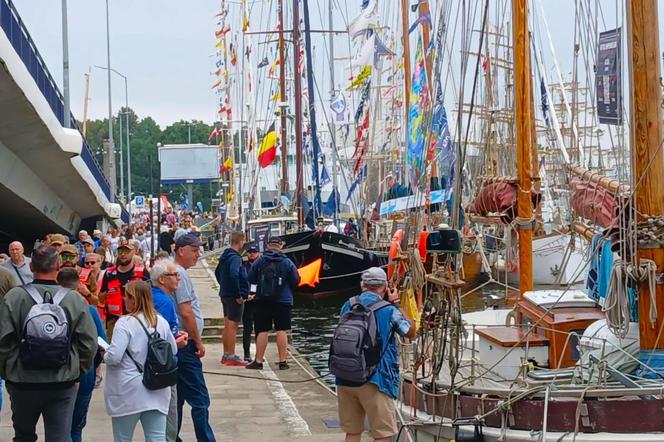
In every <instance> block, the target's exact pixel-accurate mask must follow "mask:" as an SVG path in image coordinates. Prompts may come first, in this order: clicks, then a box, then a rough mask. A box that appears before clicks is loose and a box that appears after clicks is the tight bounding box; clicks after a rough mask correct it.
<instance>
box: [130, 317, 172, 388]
mask: <svg viewBox="0 0 664 442" xmlns="http://www.w3.org/2000/svg"><path fill="white" fill-rule="evenodd" d="M136 320H137V321H138V323H139V324H141V327H143V330H144V331H145V334H146V335H147V336H148V355H147V357H146V358H145V363H144V364H143V367H141V366H140V365H139V364H138V362H136V360H135V359H134V358H133V357H132V356H131V353H129V350H128V349H127V354H128V355H129V359H131V360H132V361H134V364H135V365H136V368H137V369H138V372H139V373H142V374H143V385H145V388H147V389H148V390H160V389H162V388H166V387H172V386H173V385H175V384H177V383H178V363H177V360H176V359H175V355H173V349H172V347H171V344H169V343H168V341H166V340H165V339H162V338H161V336H160V335H159V333H158V332H157V328H156V326H155V330H154V332H152V333H150V332H149V331H148V329H147V328H145V325H143V323H142V322H141V320H140V319H138V318H136Z"/></svg>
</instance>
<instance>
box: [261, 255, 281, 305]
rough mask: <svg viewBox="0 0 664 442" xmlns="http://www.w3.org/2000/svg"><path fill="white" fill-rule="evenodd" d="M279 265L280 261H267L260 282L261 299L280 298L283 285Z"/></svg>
mask: <svg viewBox="0 0 664 442" xmlns="http://www.w3.org/2000/svg"><path fill="white" fill-rule="evenodd" d="M279 264H280V261H267V264H265V265H264V266H263V268H262V269H261V276H260V281H259V282H258V288H259V289H260V295H261V298H267V299H274V298H277V297H279V294H280V293H281V286H282V285H283V278H282V277H281V275H280V272H279Z"/></svg>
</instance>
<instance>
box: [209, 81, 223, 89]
mask: <svg viewBox="0 0 664 442" xmlns="http://www.w3.org/2000/svg"><path fill="white" fill-rule="evenodd" d="M219 86H221V80H218V81H217V82H216V83H215V84H213V85H212V87H211V89H216V88H218V87H219Z"/></svg>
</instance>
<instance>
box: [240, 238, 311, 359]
mask: <svg viewBox="0 0 664 442" xmlns="http://www.w3.org/2000/svg"><path fill="white" fill-rule="evenodd" d="M282 247H283V242H282V241H281V238H279V237H278V236H273V237H271V238H270V239H269V241H268V251H267V252H265V254H263V256H261V257H260V258H258V259H257V260H256V262H255V263H254V265H253V266H252V267H251V270H250V271H249V283H250V284H252V285H256V300H255V301H254V302H255V303H256V305H255V312H254V313H255V317H254V324H255V326H256V334H257V337H256V359H254V361H253V362H252V363H251V364H249V365H247V366H246V368H248V369H252V370H262V369H263V360H264V359H263V357H264V356H265V350H266V349H267V338H268V332H269V331H271V330H272V327H273V326H274V330H276V332H277V349H278V350H279V369H280V370H287V369H288V368H289V367H288V363H287V362H286V350H287V347H288V335H287V333H288V330H290V329H291V310H292V308H293V292H294V291H295V288H297V285H298V284H299V283H300V275H299V274H298V273H297V268H296V267H295V264H293V261H291V260H290V259H289V258H288V257H287V256H286V255H284V254H283V253H282V252H281V248H282Z"/></svg>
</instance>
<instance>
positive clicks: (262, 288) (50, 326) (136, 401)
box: [0, 212, 414, 442]
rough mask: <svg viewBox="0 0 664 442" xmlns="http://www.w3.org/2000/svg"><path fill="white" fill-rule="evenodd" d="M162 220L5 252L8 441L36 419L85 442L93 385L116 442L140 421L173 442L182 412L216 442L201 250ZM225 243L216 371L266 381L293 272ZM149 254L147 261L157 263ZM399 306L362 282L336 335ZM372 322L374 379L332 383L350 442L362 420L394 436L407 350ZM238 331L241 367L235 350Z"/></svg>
mask: <svg viewBox="0 0 664 442" xmlns="http://www.w3.org/2000/svg"><path fill="white" fill-rule="evenodd" d="M164 215H165V216H163V217H162V220H161V221H163V225H162V230H161V233H160V235H159V236H157V237H153V236H152V235H150V233H149V232H150V230H151V229H150V228H149V227H148V226H147V225H146V224H143V223H140V222H139V223H137V224H133V225H132V226H131V227H129V226H125V227H124V228H122V229H115V228H109V230H108V232H107V234H102V232H100V231H99V230H94V231H93V232H92V235H89V234H88V232H86V231H85V230H82V231H80V232H79V233H78V235H77V238H76V240H75V241H72V242H71V243H70V241H69V239H68V238H67V237H65V236H64V235H62V234H59V233H56V234H51V235H48V236H47V237H46V238H45V239H44V240H43V241H42V242H41V243H40V244H36V245H35V247H34V248H33V250H32V253H31V257H27V256H26V253H25V248H24V246H23V244H21V243H20V242H18V241H15V242H12V243H11V244H9V247H8V256H7V258H6V259H5V260H4V262H2V263H0V264H1V265H0V378H1V379H0V388H1V385H2V384H1V382H2V380H4V381H5V382H6V389H7V392H8V393H9V397H10V399H11V414H12V424H13V428H14V432H15V437H14V440H15V441H35V440H36V438H37V436H36V425H37V421H38V420H39V418H40V417H41V418H42V419H43V422H44V432H45V436H46V440H47V441H69V440H71V441H74V442H75V441H80V440H82V439H83V430H84V428H85V425H86V419H87V414H88V408H89V405H90V401H91V398H92V395H93V393H94V391H95V389H96V388H98V387H100V386H101V385H102V384H103V393H104V399H105V405H106V411H107V413H108V415H109V416H110V418H111V421H112V428H113V435H114V440H116V441H131V440H133V435H134V431H135V427H136V425H137V423H138V422H139V421H140V422H141V427H142V429H143V432H144V437H145V440H146V441H180V440H181V439H180V438H179V433H180V430H181V427H182V418H183V413H184V412H185V409H184V406H185V403H186V404H188V406H189V407H190V409H191V418H192V422H193V427H194V431H195V434H196V440H198V441H214V440H215V435H214V432H213V430H212V428H211V425H210V418H209V408H210V396H209V394H208V390H207V386H206V382H205V377H204V374H203V365H202V361H201V359H202V358H203V357H204V356H205V354H206V348H205V345H204V343H203V340H202V337H201V336H202V332H203V325H204V320H203V312H202V310H201V305H200V301H199V297H198V294H197V293H196V287H195V285H194V283H193V281H192V279H191V277H190V275H189V273H188V269H190V268H191V267H193V266H194V265H195V264H196V263H197V261H198V260H199V258H200V254H201V249H202V247H203V243H202V241H201V238H200V235H199V234H198V232H197V228H196V226H195V225H194V223H193V222H192V217H191V215H189V214H182V216H181V217H176V216H175V214H173V213H171V212H169V213H165V214H164ZM228 238H229V247H228V248H226V249H225V250H224V251H223V253H222V254H221V256H220V258H219V264H218V266H217V268H216V269H215V276H216V278H217V280H218V282H219V287H220V288H219V296H220V299H221V304H222V308H223V313H224V332H223V354H222V355H221V360H220V363H221V364H223V365H226V366H232V367H245V368H246V369H249V370H261V369H263V367H264V363H265V353H266V349H267V346H268V333H269V332H271V331H273V330H274V331H275V333H276V345H277V352H278V355H279V360H278V361H275V364H276V367H278V368H279V369H280V370H287V369H289V365H288V361H287V342H288V341H287V340H288V338H287V334H288V332H289V331H290V329H291V318H292V307H293V298H294V292H295V290H296V288H297V286H298V284H299V282H300V276H299V274H298V270H297V268H296V267H295V265H294V264H293V262H292V261H291V260H290V259H289V258H288V257H287V256H286V255H285V254H284V253H283V252H282V247H283V245H284V243H283V241H282V239H281V238H279V237H277V236H271V237H269V238H268V239H267V241H266V247H267V249H266V251H265V252H264V253H261V251H260V250H261V249H262V247H260V248H259V246H258V244H256V243H252V242H249V243H247V239H246V237H245V234H244V233H243V232H240V231H235V230H232V229H231V230H230V231H229V232H228ZM151 242H152V244H151ZM152 250H158V252H157V253H154V255H155V256H152V255H151V254H152ZM398 298H399V297H398V295H397V294H396V293H394V292H392V291H390V290H389V289H388V288H387V277H386V276H385V272H384V271H383V270H382V269H378V268H373V269H369V270H368V271H367V272H365V273H364V274H363V276H362V294H361V295H359V296H358V297H356V298H352V299H351V300H349V301H348V302H347V303H346V304H344V306H343V307H342V310H341V316H342V321H343V320H344V318H345V315H347V314H349V312H354V311H355V310H356V309H357V306H358V305H360V304H362V305H365V306H367V308H370V307H371V306H372V305H373V304H374V303H376V302H378V301H380V300H381V299H384V300H386V301H384V302H387V303H388V304H389V306H390V307H394V306H395V304H396V307H398ZM375 316H376V324H377V328H378V330H379V336H380V341H381V348H383V349H384V350H383V352H381V361H380V362H379V363H377V364H376V369H375V372H373V373H372V375H371V377H367V379H366V380H364V381H363V382H361V383H357V382H353V381H352V380H351V381H349V380H348V379H344V378H342V377H340V376H339V375H337V384H338V391H339V413H340V423H341V427H342V429H343V430H344V431H346V433H347V436H346V440H348V441H354V440H360V439H359V437H360V433H361V432H362V431H363V428H364V416H365V415H366V416H368V418H369V421H370V423H371V427H372V433H373V436H374V437H375V438H376V440H387V439H386V438H389V437H391V436H393V435H394V434H395V433H396V422H395V420H394V416H393V415H394V413H393V407H394V405H393V401H394V399H395V398H396V393H397V388H398V382H396V381H395V379H398V360H397V356H396V355H397V348H396V342H395V340H394V334H395V333H397V334H399V335H401V336H412V335H413V334H414V326H413V324H412V322H409V321H408V320H406V319H405V318H404V316H403V314H402V313H401V312H400V310H399V309H398V308H384V309H383V308H380V309H378V310H377V311H376V312H375ZM40 318H41V319H40ZM44 318H48V320H46V319H44ZM33 321H34V324H35V325H34V326H32V325H29V324H33ZM39 321H42V322H39ZM43 321H46V322H43ZM240 324H242V329H243V330H242V350H243V355H242V357H241V356H240V355H238V354H236V348H235V347H236V345H235V344H236V338H237V336H236V335H237V333H238V330H239V327H240ZM252 338H253V339H254V341H255V352H254V354H253V355H252V354H251V348H252V347H251V343H252ZM157 351H161V352H162V353H161V356H160V357H159V358H157V359H156V360H159V361H162V362H161V363H162V365H164V361H167V360H168V359H169V357H170V358H173V361H175V362H174V364H176V370H177V377H176V379H175V380H174V381H173V380H171V381H169V380H168V379H170V378H168V376H167V374H168V373H169V372H166V371H164V372H163V373H162V372H159V371H158V370H156V369H154V366H153V363H154V361H153V360H152V359H151V358H153V357H156V356H154V355H155V354H156V352H157ZM102 367H105V369H102ZM155 370H156V371H155ZM155 373H157V375H159V376H162V377H161V379H162V383H161V384H159V385H158V387H159V388H157V387H155V386H154V385H153V383H151V382H152V381H151V380H150V379H148V377H149V376H148V375H150V374H152V375H151V376H152V377H154V376H157V375H155ZM159 376H157V377H159ZM1 398H2V395H0V407H2V402H1ZM390 407H391V408H390ZM390 410H392V413H391V415H392V417H390Z"/></svg>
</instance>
